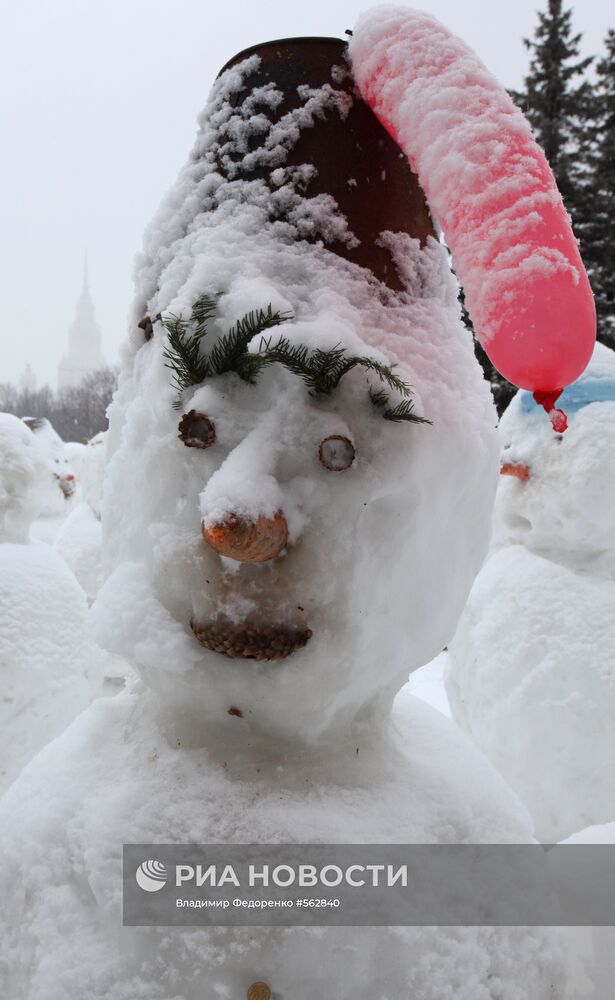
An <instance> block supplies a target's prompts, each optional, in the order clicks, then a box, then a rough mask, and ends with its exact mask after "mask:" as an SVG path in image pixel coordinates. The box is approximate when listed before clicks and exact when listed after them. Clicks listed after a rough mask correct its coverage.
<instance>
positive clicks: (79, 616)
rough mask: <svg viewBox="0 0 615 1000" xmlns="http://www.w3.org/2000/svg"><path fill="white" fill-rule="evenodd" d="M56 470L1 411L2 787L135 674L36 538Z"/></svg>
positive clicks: (25, 429)
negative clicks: (102, 637) (92, 623)
mask: <svg viewBox="0 0 615 1000" xmlns="http://www.w3.org/2000/svg"><path fill="white" fill-rule="evenodd" d="M54 472H55V467H54V464H52V463H51V461H50V459H49V457H48V455H47V454H46V452H45V450H44V449H43V448H41V446H40V443H39V442H38V441H37V440H36V437H35V435H34V434H33V433H32V431H31V429H29V428H28V427H27V426H26V424H25V423H24V422H23V421H21V420H19V419H18V418H17V417H15V416H13V415H11V414H8V413H2V414H0V792H1V791H3V790H4V788H6V787H7V786H8V785H9V784H10V783H11V781H13V780H14V779H15V778H16V777H17V775H18V774H19V773H20V771H21V769H22V768H23V767H24V766H25V764H27V763H28V761H29V760H30V759H31V758H32V757H33V756H34V754H36V753H37V752H38V751H39V750H40V749H41V747H43V746H45V744H46V743H48V742H49V741H50V740H51V739H53V738H54V737H55V736H57V735H58V734H59V733H61V732H62V730H63V729H65V727H66V726H67V725H68V724H69V723H70V722H71V721H72V720H73V719H74V718H75V716H76V715H77V714H78V712H80V711H81V710H82V709H83V708H85V706H86V705H88V704H89V703H90V701H91V700H92V698H93V697H95V696H96V695H99V694H102V693H103V692H104V691H106V690H113V691H114V690H116V689H117V688H116V686H115V685H116V683H119V680H117V678H121V679H123V676H124V674H125V672H126V668H125V666H124V664H123V663H122V664H119V663H118V661H117V658H116V657H113V656H110V655H109V654H108V653H106V652H104V651H103V650H101V649H100V648H98V647H96V646H95V645H94V644H93V643H92V642H91V640H90V639H89V638H88V634H87V628H86V617H87V601H86V597H85V594H84V592H83V590H82V589H81V587H80V586H79V584H78V583H77V580H76V579H75V577H74V576H73V574H72V573H71V572H70V570H69V569H68V568H67V567H66V565H65V563H64V561H63V560H62V559H60V558H59V556H58V555H57V554H56V552H55V551H54V550H53V548H52V547H51V546H49V545H46V544H44V543H32V544H29V531H30V529H31V526H32V524H33V522H34V521H35V519H36V518H37V517H38V516H39V515H40V514H41V513H42V511H43V510H45V509H47V504H48V500H49V490H50V484H52V485H53V488H54V489H58V487H57V484H55V483H54V482H53V477H54ZM58 493H59V489H58ZM107 676H113V677H114V678H116V680H114V681H113V682H111V681H109V682H108V683H106V682H105V678H106V677H107Z"/></svg>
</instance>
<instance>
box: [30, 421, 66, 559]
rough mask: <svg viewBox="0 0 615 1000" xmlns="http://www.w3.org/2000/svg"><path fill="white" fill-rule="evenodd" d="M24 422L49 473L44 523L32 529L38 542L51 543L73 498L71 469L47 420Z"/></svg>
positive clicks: (43, 514) (63, 447) (64, 447)
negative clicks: (44, 459) (59, 521)
mask: <svg viewBox="0 0 615 1000" xmlns="http://www.w3.org/2000/svg"><path fill="white" fill-rule="evenodd" d="M23 422H24V424H25V425H26V427H28V428H29V429H30V431H31V432H32V434H33V435H34V439H35V441H36V443H37V445H38V447H39V448H40V450H41V452H42V454H43V455H44V456H45V458H46V460H47V462H48V464H49V467H50V473H49V476H48V477H47V483H46V486H47V488H46V490H45V504H44V506H43V508H42V510H41V516H42V518H43V521H42V522H41V524H40V525H38V526H37V527H36V529H35V531H36V533H37V536H38V537H40V539H41V541H50V540H51V538H52V537H53V534H54V532H55V530H57V524H58V520H59V519H60V518H64V517H66V515H67V513H68V511H69V509H70V505H71V500H72V498H73V496H74V494H75V487H76V480H75V473H74V471H73V468H72V466H71V465H70V462H69V459H68V455H67V454H66V446H65V444H64V441H63V440H62V438H61V437H60V435H59V434H58V432H57V431H56V429H55V427H54V426H53V424H52V423H51V421H49V420H47V418H46V417H24V418H23Z"/></svg>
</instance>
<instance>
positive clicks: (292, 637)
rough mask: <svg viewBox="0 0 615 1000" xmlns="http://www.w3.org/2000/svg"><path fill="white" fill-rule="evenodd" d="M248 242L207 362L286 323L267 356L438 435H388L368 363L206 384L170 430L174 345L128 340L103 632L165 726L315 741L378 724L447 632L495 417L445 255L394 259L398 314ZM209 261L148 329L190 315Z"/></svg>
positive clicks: (490, 461) (295, 251) (484, 519)
mask: <svg viewBox="0 0 615 1000" xmlns="http://www.w3.org/2000/svg"><path fill="white" fill-rule="evenodd" d="M251 242H252V252H251V253H248V254H246V256H245V258H244V259H243V260H241V259H236V260H235V261H234V262H233V266H232V270H231V268H229V270H228V273H227V276H226V288H225V291H224V292H223V293H222V294H221V296H220V298H219V299H218V303H217V308H216V315H215V317H214V319H213V325H212V327H211V330H210V332H209V333H208V334H207V337H209V338H211V340H210V342H209V344H208V346H207V347H204V348H203V350H204V351H205V353H207V351H208V350H211V347H213V345H214V344H215V343H216V338H218V340H219V338H220V337H221V336H222V335H223V333H224V331H226V330H228V329H229V328H230V327H231V326H232V325H233V324H234V323H235V322H236V320H237V319H238V317H240V316H242V315H244V314H245V313H246V312H247V311H248V308H249V307H250V306H251V307H253V308H255V309H256V308H260V307H263V308H265V307H266V305H267V304H268V303H272V307H273V309H274V310H278V311H280V312H283V313H285V314H292V316H293V319H292V320H289V321H288V322H287V323H285V324H284V326H282V327H280V328H279V329H277V330H272V331H270V334H271V343H276V342H277V340H278V339H279V337H281V336H282V335H283V336H284V337H285V338H287V339H288V341H289V342H290V343H291V344H293V345H295V346H297V345H303V346H305V345H309V349H310V351H314V350H316V349H318V348H321V349H323V350H327V349H329V348H331V347H332V346H335V345H336V344H342V345H343V346H344V348H345V349H346V351H347V353H348V355H361V356H363V357H365V356H369V357H371V358H372V359H374V360H376V361H378V362H380V363H382V364H386V365H390V364H395V365H396V367H395V369H394V371H395V372H396V374H397V375H398V376H399V377H400V378H402V379H403V380H404V381H405V382H407V383H408V384H409V385H411V386H412V400H413V403H414V408H415V412H416V413H417V414H420V415H421V416H424V417H425V418H427V419H428V420H430V421H431V424H415V423H408V422H401V421H400V422H395V421H392V420H389V419H386V418H385V416H384V409H383V407H382V406H378V405H374V402H373V400H372V399H371V398H370V388H371V390H372V394H373V393H374V391H378V389H382V388H383V386H382V383H381V382H380V380H379V378H378V375H377V373H375V372H370V371H369V370H367V369H366V368H365V367H363V366H356V367H354V368H353V369H352V370H350V371H348V372H347V374H345V375H344V376H343V378H341V380H340V381H339V384H338V385H337V387H336V388H335V389H333V390H332V391H331V392H330V393H324V392H320V393H319V392H312V393H311V392H310V391H309V388H308V387H307V386H306V384H305V381H304V379H303V378H302V377H300V376H299V375H298V374H296V373H295V372H294V371H292V370H290V369H289V367H288V366H286V365H284V364H281V363H272V364H271V365H270V366H269V367H267V368H266V370H265V371H264V372H263V373H262V374H261V375H260V376H259V377H258V379H257V380H256V382H255V384H250V383H248V382H246V381H244V380H243V379H242V378H241V377H239V375H238V374H237V373H236V372H228V373H226V374H222V375H213V376H211V377H208V378H205V379H204V381H203V382H202V383H201V384H200V385H197V386H195V387H193V388H191V389H189V390H187V391H186V392H185V393H184V394H183V396H182V400H181V409H180V410H179V411H178V410H176V409H174V407H173V402H174V400H175V397H176V393H175V392H174V390H173V387H172V385H171V382H172V372H171V371H170V370H169V368H168V367H165V361H167V360H168V358H167V357H166V356H165V352H167V354H168V349H169V336H168V331H167V330H166V329H165V327H164V326H163V324H162V323H160V322H158V323H155V324H154V326H153V335H152V336H150V338H149V339H148V340H145V339H144V338H143V335H142V333H141V331H138V334H139V336H138V339H137V337H135V342H134V345H133V349H132V350H131V352H130V354H129V356H127V358H126V361H125V365H124V371H123V374H122V378H121V380H120V388H119V392H118V395H117V397H116V400H115V402H114V404H113V407H112V411H111V420H110V431H109V434H110V462H109V466H108V472H107V479H106V487H105V499H104V502H103V525H104V530H105V535H106V549H107V555H108V561H109V566H108V569H109V570H112V571H113V572H112V575H111V578H110V579H109V580H108V581H107V584H106V586H105V588H104V589H103V592H102V594H101V596H100V597H99V601H98V607H97V609H96V611H95V618H96V620H97V622H98V634H99V635H100V636H101V638H102V639H103V641H105V643H106V644H107V645H111V646H112V648H113V649H114V650H115V651H116V652H118V653H123V654H124V655H128V656H129V657H130V658H131V659H133V660H134V661H135V662H136V663H137V665H138V667H139V670H140V672H141V674H142V676H143V678H144V679H145V680H146V682H147V683H148V684H150V685H151V686H152V687H154V688H155V689H156V690H157V691H158V692H159V693H160V696H161V699H162V701H163V703H164V704H165V706H166V707H167V709H169V710H172V711H174V712H176V713H189V714H192V716H193V717H194V718H195V719H196V720H198V723H199V725H203V724H205V723H206V722H207V721H208V720H216V721H218V722H220V721H221V720H225V719H226V720H227V721H228V723H229V724H231V725H239V720H240V719H241V718H243V721H244V723H248V724H250V723H252V724H253V725H254V726H257V727H259V728H260V729H262V730H268V731H271V732H278V733H284V734H286V735H288V736H291V735H299V736H303V737H305V738H315V737H318V736H319V735H320V734H321V733H322V732H323V731H327V730H331V729H332V728H334V727H336V726H340V727H341V726H344V725H346V724H348V722H350V721H351V720H352V719H353V718H356V717H358V716H359V717H360V716H361V715H369V714H370V713H373V712H374V710H375V708H376V706H380V707H382V706H383V705H389V704H390V702H391V701H392V699H393V696H394V694H395V692H396V691H397V690H398V689H399V688H400V687H401V686H402V684H403V683H404V681H405V680H406V678H407V676H408V673H409V672H410V671H411V670H414V669H416V668H417V667H419V666H420V665H422V664H423V663H425V662H427V661H428V660H429V659H430V658H431V657H433V656H434V655H436V654H437V653H438V652H439V650H440V649H441V648H442V647H443V646H444V645H445V643H446V642H447V641H448V639H449V638H450V636H451V635H452V633H453V631H454V628H455V625H456V622H457V618H458V616H459V614H460V612H461V610H462V608H463V604H464V602H465V599H466V596H467V593H468V590H469V588H470V586H471V583H472V580H473V577H474V575H475V573H476V571H477V570H478V567H479V566H480V563H481V560H482V558H483V555H484V551H485V546H486V543H487V538H488V534H489V522H490V511H491V505H492V500H493V493H494V489H495V483H496V480H497V450H496V436H495V429H494V424H495V419H494V413H493V410H492V406H491V401H490V398H489V390H488V386H487V384H486V383H484V382H483V381H482V378H481V374H480V369H479V367H478V365H477V363H476V361H475V359H474V356H473V351H472V344H471V341H470V338H469V336H467V335H466V334H465V332H464V330H463V328H462V327H461V324H460V322H459V319H458V315H457V308H456V304H455V287H454V284H452V282H451V277H450V274H449V272H448V268H447V264H446V258H445V256H444V252H443V251H442V249H441V247H440V246H439V245H438V244H436V242H435V241H432V242H431V243H430V244H429V245H428V246H427V247H426V248H424V249H421V248H420V247H419V245H418V242H416V243H414V244H413V243H412V241H410V240H407V241H405V242H404V248H403V250H404V254H405V255H406V257H407V256H408V255H410V256H411V257H412V258H413V260H414V269H413V270H414V286H410V285H409V286H408V292H407V293H404V294H403V295H401V296H400V295H394V294H393V293H385V292H383V289H382V286H381V285H379V283H378V282H376V281H375V280H373V279H370V278H369V276H368V275H367V274H366V272H365V271H363V270H362V269H360V268H358V267H356V266H355V265H351V264H347V263H346V262H343V261H340V260H339V259H338V258H337V257H335V256H334V255H333V254H330V253H328V252H327V251H324V250H317V249H315V248H311V247H306V246H299V247H297V246H294V247H280V246H278V245H277V244H276V243H275V242H274V241H267V240H265V239H264V238H262V237H259V238H258V239H256V238H255V239H254V240H253V241H251ZM206 245H207V241H206V240H204V242H203V247H204V248H205V247H206ZM211 262H212V257H211V255H210V256H209V257H204V259H203V260H201V261H198V260H197V265H198V266H197V268H196V270H195V272H194V273H193V271H192V270H191V271H190V274H191V278H192V281H191V282H190V283H189V287H188V288H187V289H183V290H182V292H181V294H180V295H178V296H177V297H176V299H175V300H172V301H171V302H169V304H168V307H166V308H165V306H164V305H163V304H162V303H161V302H160V300H159V299H158V300H157V302H156V303H155V307H156V312H158V311H160V312H161V313H162V315H163V317H164V316H165V315H167V314H175V315H177V314H179V313H182V315H188V314H189V309H190V307H189V303H190V302H194V300H195V297H196V296H195V294H194V292H192V291H191V290H190V286H192V287H194V278H195V277H196V276H197V274H200V275H201V281H200V287H201V288H202V287H203V284H202V281H203V275H204V274H207V272H208V270H209V271H210V267H211ZM257 265H258V266H257ZM218 281H219V284H218V287H220V284H221V281H220V279H218ZM205 343H206V344H207V343H208V342H207V341H205ZM259 343H260V337H257V338H256V343H255V344H254V345H252V349H256V348H257V347H258V346H259ZM385 388H386V391H387V393H388V394H389V396H390V403H391V404H395V405H397V404H398V403H399V402H400V399H401V397H398V396H396V393H395V391H394V390H391V389H390V388H389V387H385ZM229 713H230V715H229Z"/></svg>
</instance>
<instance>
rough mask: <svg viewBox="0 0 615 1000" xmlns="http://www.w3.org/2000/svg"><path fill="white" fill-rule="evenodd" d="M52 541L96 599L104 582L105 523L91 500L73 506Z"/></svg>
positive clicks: (83, 585) (92, 597)
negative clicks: (103, 537) (103, 550)
mask: <svg viewBox="0 0 615 1000" xmlns="http://www.w3.org/2000/svg"><path fill="white" fill-rule="evenodd" d="M53 544H54V548H55V550H56V552H57V553H58V554H59V555H60V556H61V557H62V559H63V560H64V562H65V563H66V564H67V566H68V567H69V568H70V569H71V570H72V571H73V573H74V574H75V578H76V580H77V581H78V583H79V584H80V585H81V587H83V589H84V591H85V593H86V595H87V597H88V598H89V600H91V601H93V600H94V598H95V597H96V595H97V593H98V591H99V589H100V585H101V583H102V553H101V549H102V526H101V523H100V520H99V519H98V518H97V517H96V515H95V513H94V512H93V510H92V508H91V507H90V505H89V504H87V503H80V504H78V505H77V506H76V507H74V508H73V510H72V511H71V512H70V514H69V515H68V517H67V518H65V519H64V521H63V522H62V525H61V527H60V529H59V531H58V532H57V534H56V535H55V538H54V542H53Z"/></svg>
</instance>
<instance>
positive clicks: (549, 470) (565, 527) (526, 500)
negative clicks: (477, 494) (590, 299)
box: [494, 344, 615, 580]
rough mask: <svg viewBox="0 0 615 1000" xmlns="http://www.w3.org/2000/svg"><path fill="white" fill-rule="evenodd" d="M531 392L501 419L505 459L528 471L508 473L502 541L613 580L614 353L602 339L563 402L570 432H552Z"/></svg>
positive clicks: (497, 528) (500, 507)
mask: <svg viewBox="0 0 615 1000" xmlns="http://www.w3.org/2000/svg"><path fill="white" fill-rule="evenodd" d="M528 396H529V393H525V392H519V393H517V395H516V396H515V397H514V399H513V400H512V401H511V403H510V405H509V406H508V408H507V410H506V412H505V413H504V414H503V415H502V419H501V421H500V428H499V435H500V441H501V446H502V461H503V462H509V463H511V464H524V465H527V466H528V468H529V470H530V475H529V478H528V480H527V482H526V483H525V484H520V483H518V482H517V481H516V480H514V479H512V478H510V477H508V476H505V477H502V482H501V484H500V487H499V489H498V497H497V502H496V509H495V517H494V545H495V546H496V547H499V546H502V545H506V544H513V543H520V544H522V545H525V546H526V548H528V549H530V550H531V551H532V552H536V553H537V554H538V555H544V556H546V557H547V558H551V559H555V560H556V561H559V562H562V563H563V564H564V565H566V566H568V567H570V568H571V569H579V570H582V571H584V572H591V573H592V574H596V575H599V576H601V577H602V576H604V577H606V578H608V579H611V580H614V579H615V532H614V530H613V527H614V515H613V511H614V510H615V352H613V351H612V350H610V349H609V348H608V347H605V346H604V345H603V344H596V346H595V349H594V353H593V356H592V359H591V361H590V363H589V365H588V367H587V369H586V371H585V373H584V374H583V375H582V376H581V378H580V379H579V380H578V381H577V382H575V383H574V384H573V385H572V386H569V387H568V389H566V390H565V392H564V394H563V395H562V397H561V404H560V401H559V400H558V405H561V406H562V408H563V409H564V410H565V411H566V412H567V413H568V416H569V421H570V427H569V431H566V433H565V434H564V435H562V436H558V435H555V434H553V431H552V430H551V425H550V424H549V422H548V420H547V419H546V418H545V415H544V414H543V413H542V412H541V411H540V410H539V409H538V407H536V406H534V405H533V404H532V406H531V407H530V405H529V400H528Z"/></svg>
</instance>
